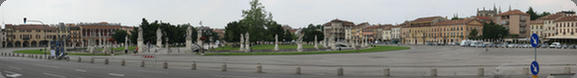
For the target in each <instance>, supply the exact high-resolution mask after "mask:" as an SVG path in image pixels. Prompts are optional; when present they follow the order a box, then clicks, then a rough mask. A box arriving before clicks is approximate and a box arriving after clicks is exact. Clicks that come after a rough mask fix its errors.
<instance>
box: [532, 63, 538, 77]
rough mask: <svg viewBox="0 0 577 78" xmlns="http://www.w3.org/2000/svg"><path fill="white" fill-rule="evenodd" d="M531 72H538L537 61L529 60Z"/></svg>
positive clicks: (534, 73)
mask: <svg viewBox="0 0 577 78" xmlns="http://www.w3.org/2000/svg"><path fill="white" fill-rule="evenodd" d="M531 74H533V75H537V74H539V63H537V61H533V62H531Z"/></svg>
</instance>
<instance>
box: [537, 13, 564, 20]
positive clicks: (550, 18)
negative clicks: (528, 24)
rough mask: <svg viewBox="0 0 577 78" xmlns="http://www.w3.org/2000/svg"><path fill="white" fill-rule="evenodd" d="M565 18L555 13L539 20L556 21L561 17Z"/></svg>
mask: <svg viewBox="0 0 577 78" xmlns="http://www.w3.org/2000/svg"><path fill="white" fill-rule="evenodd" d="M563 16H564V14H563V13H555V14H551V15H547V16H543V17H541V18H538V19H539V20H555V19H557V18H561V17H563Z"/></svg>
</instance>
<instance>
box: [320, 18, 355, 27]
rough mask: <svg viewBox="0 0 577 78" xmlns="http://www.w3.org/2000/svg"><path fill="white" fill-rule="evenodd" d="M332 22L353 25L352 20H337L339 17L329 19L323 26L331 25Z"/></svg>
mask: <svg viewBox="0 0 577 78" xmlns="http://www.w3.org/2000/svg"><path fill="white" fill-rule="evenodd" d="M333 22H340V23H343V26H355V23H353V22H349V21H344V20H339V19H334V20H331V21H330V22H328V23H325V24H324V26H331V23H333Z"/></svg>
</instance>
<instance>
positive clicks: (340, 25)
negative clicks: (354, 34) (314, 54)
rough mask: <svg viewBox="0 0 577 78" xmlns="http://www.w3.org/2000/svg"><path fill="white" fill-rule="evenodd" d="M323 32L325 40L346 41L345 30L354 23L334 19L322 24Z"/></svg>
mask: <svg viewBox="0 0 577 78" xmlns="http://www.w3.org/2000/svg"><path fill="white" fill-rule="evenodd" d="M323 26H324V27H323V34H324V36H325V39H323V40H325V42H326V43H328V42H331V41H329V40H332V41H336V42H346V30H348V29H351V28H352V27H353V26H355V24H354V23H353V22H349V21H344V20H339V19H334V20H332V21H330V22H328V23H325V24H323Z"/></svg>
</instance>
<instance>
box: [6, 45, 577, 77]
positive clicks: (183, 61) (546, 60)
mask: <svg viewBox="0 0 577 78" xmlns="http://www.w3.org/2000/svg"><path fill="white" fill-rule="evenodd" d="M410 47H411V49H409V50H400V51H388V52H374V53H351V54H320V55H266V56H198V55H187V54H182V55H153V56H154V58H143V57H142V56H139V55H120V56H72V57H71V61H76V60H77V59H78V58H79V57H80V58H82V60H81V61H82V62H89V59H91V58H95V63H96V64H103V63H104V59H110V62H111V65H120V62H121V61H122V60H123V59H124V60H126V62H127V66H132V67H138V66H140V64H141V62H142V61H143V60H144V61H145V63H146V67H145V68H161V67H162V64H163V63H164V62H167V63H168V66H169V67H168V69H181V70H190V69H191V64H193V62H195V63H196V64H197V69H198V70H200V71H211V72H214V71H222V66H223V64H226V66H227V69H226V70H227V72H241V73H255V72H257V71H256V67H257V65H258V64H259V63H260V64H261V65H262V71H263V72H264V73H262V74H282V75H296V69H297V67H300V68H301V74H302V75H310V76H319V77H325V76H326V77H330V76H337V75H338V69H339V68H341V67H342V69H343V70H344V71H343V75H344V76H343V77H382V76H384V75H385V74H384V72H385V69H389V72H390V73H388V74H389V75H390V76H392V77H429V76H431V74H432V73H431V72H432V70H433V69H436V72H437V75H438V76H440V77H460V76H465V77H467V76H477V75H478V74H479V69H480V68H483V74H484V75H485V77H493V76H495V75H506V77H525V76H526V74H527V73H524V72H526V71H528V70H524V68H528V67H529V66H528V64H529V63H530V62H531V61H532V60H533V48H488V49H487V50H486V49H485V48H472V47H458V46H410ZM3 50H6V51H8V50H7V49H3ZM6 51H2V52H6ZM575 59H577V50H576V49H544V48H539V49H538V57H537V60H538V61H539V63H540V64H541V74H543V75H541V76H545V75H547V74H554V73H566V72H567V71H568V70H567V68H568V67H569V68H570V69H569V70H570V71H569V72H572V73H575V72H576V69H577V66H576V65H575V64H577V61H575Z"/></svg>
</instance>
